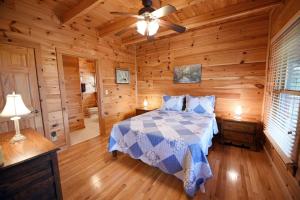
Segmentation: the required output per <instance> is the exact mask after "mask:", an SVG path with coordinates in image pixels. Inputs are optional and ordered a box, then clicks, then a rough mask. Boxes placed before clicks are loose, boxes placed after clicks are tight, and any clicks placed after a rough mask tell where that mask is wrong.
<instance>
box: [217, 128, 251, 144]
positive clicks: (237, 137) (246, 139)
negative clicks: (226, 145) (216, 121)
mask: <svg viewBox="0 0 300 200" xmlns="http://www.w3.org/2000/svg"><path fill="white" fill-rule="evenodd" d="M223 136H224V139H225V140H230V141H236V142H241V143H246V144H253V143H254V136H253V135H250V134H243V133H238V132H234V131H228V130H224V132H223Z"/></svg>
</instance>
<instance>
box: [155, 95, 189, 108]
mask: <svg viewBox="0 0 300 200" xmlns="http://www.w3.org/2000/svg"><path fill="white" fill-rule="evenodd" d="M162 99H163V105H162V107H161V110H166V111H167V110H172V111H182V106H183V99H184V96H168V95H164V96H163V97H162Z"/></svg>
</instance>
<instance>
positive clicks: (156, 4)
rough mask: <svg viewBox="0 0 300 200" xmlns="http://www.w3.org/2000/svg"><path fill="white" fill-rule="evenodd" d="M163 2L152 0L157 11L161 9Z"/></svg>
mask: <svg viewBox="0 0 300 200" xmlns="http://www.w3.org/2000/svg"><path fill="white" fill-rule="evenodd" d="M161 5H162V4H161V0H152V6H153V8H155V9H159V8H160V7H161Z"/></svg>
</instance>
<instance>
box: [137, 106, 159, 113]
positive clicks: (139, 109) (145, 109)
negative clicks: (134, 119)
mask: <svg viewBox="0 0 300 200" xmlns="http://www.w3.org/2000/svg"><path fill="white" fill-rule="evenodd" d="M153 110H156V108H144V107H141V108H136V109H135V113H136V115H141V114H144V113H146V112H150V111H153Z"/></svg>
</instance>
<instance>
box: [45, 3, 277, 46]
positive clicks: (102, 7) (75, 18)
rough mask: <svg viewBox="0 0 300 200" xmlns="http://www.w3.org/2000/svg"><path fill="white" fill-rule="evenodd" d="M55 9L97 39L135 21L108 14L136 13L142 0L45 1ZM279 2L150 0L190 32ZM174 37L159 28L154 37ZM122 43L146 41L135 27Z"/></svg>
mask: <svg viewBox="0 0 300 200" xmlns="http://www.w3.org/2000/svg"><path fill="white" fill-rule="evenodd" d="M44 1H45V2H46V3H48V4H49V6H50V8H52V9H53V10H54V12H55V13H56V15H57V16H58V17H59V19H60V20H61V23H62V24H63V25H70V26H72V24H73V25H74V24H80V25H81V26H85V27H86V28H88V29H95V30H96V31H97V32H98V34H99V36H100V37H106V36H111V37H116V36H115V35H114V34H115V33H116V32H118V31H120V30H122V29H123V28H125V27H127V26H129V25H130V24H132V23H133V22H135V20H136V19H134V18H128V17H120V16H115V15H111V14H110V12H111V11H119V12H131V13H137V12H138V10H139V9H140V8H142V2H141V0H129V1H124V0H55V1H53V0H51V1H50V0H44ZM280 3H281V0H153V5H154V7H156V8H159V7H161V6H164V5H167V4H171V5H173V6H175V7H176V8H177V12H175V13H173V14H171V15H169V16H168V17H165V18H164V19H165V20H167V21H170V22H173V23H177V24H180V25H183V26H186V27H187V31H188V30H189V29H194V28H199V27H202V26H207V25H210V24H212V23H222V22H224V21H228V20H234V19H236V18H241V17H246V16H249V15H258V14H262V13H267V12H269V11H270V10H271V9H272V8H274V7H275V6H278V5H280ZM171 34H177V33H175V32H173V31H170V30H166V29H164V28H160V29H159V32H158V34H157V35H156V38H158V37H163V36H169V35H171ZM119 39H121V41H122V42H123V43H124V44H126V45H128V44H135V43H139V42H143V41H146V38H145V37H142V36H141V35H139V34H138V33H137V32H136V30H135V29H134V28H132V29H131V30H129V31H127V32H126V33H125V34H123V35H121V36H120V38H119Z"/></svg>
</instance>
